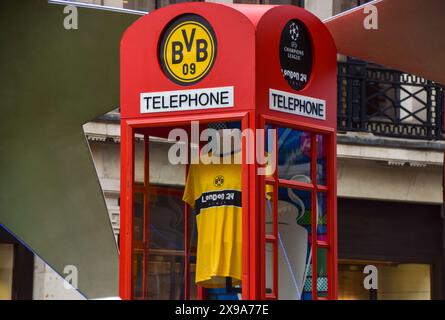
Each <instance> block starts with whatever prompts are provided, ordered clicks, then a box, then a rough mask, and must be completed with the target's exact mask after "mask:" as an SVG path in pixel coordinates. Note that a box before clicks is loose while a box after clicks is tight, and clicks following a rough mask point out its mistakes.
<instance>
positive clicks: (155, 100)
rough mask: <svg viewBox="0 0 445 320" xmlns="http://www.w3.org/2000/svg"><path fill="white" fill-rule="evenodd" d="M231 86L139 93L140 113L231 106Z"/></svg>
mask: <svg viewBox="0 0 445 320" xmlns="http://www.w3.org/2000/svg"><path fill="white" fill-rule="evenodd" d="M233 100H234V98H233V87H221V88H206V89H196V90H178V91H163V92H150V93H141V113H154V112H171V111H187V110H200V109H215V108H230V107H233V105H234V104H233Z"/></svg>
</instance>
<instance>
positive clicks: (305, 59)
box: [280, 19, 312, 90]
mask: <svg viewBox="0 0 445 320" xmlns="http://www.w3.org/2000/svg"><path fill="white" fill-rule="evenodd" d="M280 64H281V72H282V73H283V76H284V78H285V79H286V81H287V83H289V85H290V86H291V87H292V88H293V89H295V90H301V89H303V88H304V87H305V86H306V84H307V83H308V82H309V78H310V76H311V71H312V44H311V38H310V35H309V32H308V30H307V28H306V26H305V25H304V24H303V23H302V22H301V21H299V20H297V19H292V20H290V21H289V22H288V23H286V25H285V26H284V29H283V31H282V32H281V38H280Z"/></svg>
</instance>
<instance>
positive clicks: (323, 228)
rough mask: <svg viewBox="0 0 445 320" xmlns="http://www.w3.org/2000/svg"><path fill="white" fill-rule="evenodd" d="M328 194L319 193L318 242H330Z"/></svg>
mask: <svg viewBox="0 0 445 320" xmlns="http://www.w3.org/2000/svg"><path fill="white" fill-rule="evenodd" d="M327 212H328V211H327V194H326V193H325V192H319V193H317V240H319V241H328V225H327V223H328V214H327Z"/></svg>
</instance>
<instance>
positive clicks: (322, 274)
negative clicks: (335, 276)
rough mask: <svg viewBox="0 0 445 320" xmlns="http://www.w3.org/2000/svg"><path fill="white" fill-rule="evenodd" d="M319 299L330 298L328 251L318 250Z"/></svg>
mask: <svg viewBox="0 0 445 320" xmlns="http://www.w3.org/2000/svg"><path fill="white" fill-rule="evenodd" d="M317 297H319V298H327V297H328V249H325V248H317Z"/></svg>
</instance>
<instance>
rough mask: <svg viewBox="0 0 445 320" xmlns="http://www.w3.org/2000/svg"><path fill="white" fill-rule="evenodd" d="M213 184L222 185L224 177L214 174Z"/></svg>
mask: <svg viewBox="0 0 445 320" xmlns="http://www.w3.org/2000/svg"><path fill="white" fill-rule="evenodd" d="M213 184H214V185H215V187H222V186H223V185H224V177H223V176H216V177H215V180H213Z"/></svg>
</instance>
